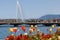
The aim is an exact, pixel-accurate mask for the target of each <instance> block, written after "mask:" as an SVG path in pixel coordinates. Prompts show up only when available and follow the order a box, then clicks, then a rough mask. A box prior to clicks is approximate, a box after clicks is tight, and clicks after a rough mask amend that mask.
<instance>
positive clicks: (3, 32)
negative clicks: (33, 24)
mask: <svg viewBox="0 0 60 40" xmlns="http://www.w3.org/2000/svg"><path fill="white" fill-rule="evenodd" d="M10 27H12V28H13V27H14V26H12V25H0V40H4V39H5V37H6V36H7V35H10V34H11V33H10V32H9V28H10ZM17 28H18V29H19V31H18V32H17V33H16V35H18V34H21V33H22V34H23V33H24V32H23V31H22V29H21V27H17ZM29 28H30V27H29V26H28V27H26V32H27V33H29V31H28V30H29ZM47 28H51V26H47V27H46V26H41V27H37V29H39V30H40V31H42V32H44V33H45V34H46V33H47V31H46V29H47ZM56 28H57V26H56V27H55V28H54V29H53V32H55V31H56ZM13 33H14V32H13Z"/></svg>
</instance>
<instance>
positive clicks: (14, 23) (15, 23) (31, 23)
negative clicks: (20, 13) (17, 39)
mask: <svg viewBox="0 0 60 40" xmlns="http://www.w3.org/2000/svg"><path fill="white" fill-rule="evenodd" d="M4 24H6V25H8V24H9V25H14V26H18V25H21V24H27V25H38V24H43V25H45V26H51V25H53V24H57V25H58V26H60V22H58V23H57V22H52V23H43V22H11V23H7V22H0V25H4Z"/></svg>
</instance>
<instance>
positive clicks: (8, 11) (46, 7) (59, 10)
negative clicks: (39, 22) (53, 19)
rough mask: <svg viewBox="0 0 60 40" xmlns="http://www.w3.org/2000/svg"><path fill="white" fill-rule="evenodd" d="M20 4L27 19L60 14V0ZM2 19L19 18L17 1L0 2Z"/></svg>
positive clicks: (31, 0)
mask: <svg viewBox="0 0 60 40" xmlns="http://www.w3.org/2000/svg"><path fill="white" fill-rule="evenodd" d="M19 2H20V4H21V5H22V6H21V7H22V10H23V17H24V18H25V19H28V18H39V17H41V16H44V15H47V14H55V15H59V14H60V0H19ZM0 18H1V19H9V18H17V17H16V0H0Z"/></svg>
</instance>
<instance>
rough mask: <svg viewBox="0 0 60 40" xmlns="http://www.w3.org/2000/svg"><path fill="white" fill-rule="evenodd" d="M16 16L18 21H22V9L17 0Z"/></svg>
mask: <svg viewBox="0 0 60 40" xmlns="http://www.w3.org/2000/svg"><path fill="white" fill-rule="evenodd" d="M16 14H17V17H18V19H22V21H24V18H23V13H22V7H21V4H20V3H19V1H18V0H17V4H16ZM17 21H18V20H17Z"/></svg>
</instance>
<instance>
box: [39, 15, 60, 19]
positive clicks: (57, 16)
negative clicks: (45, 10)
mask: <svg viewBox="0 0 60 40" xmlns="http://www.w3.org/2000/svg"><path fill="white" fill-rule="evenodd" d="M55 18H60V15H45V16H42V17H40V18H39V20H40V19H42V20H45V19H46V20H50V19H55Z"/></svg>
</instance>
